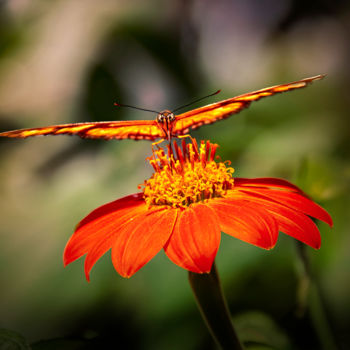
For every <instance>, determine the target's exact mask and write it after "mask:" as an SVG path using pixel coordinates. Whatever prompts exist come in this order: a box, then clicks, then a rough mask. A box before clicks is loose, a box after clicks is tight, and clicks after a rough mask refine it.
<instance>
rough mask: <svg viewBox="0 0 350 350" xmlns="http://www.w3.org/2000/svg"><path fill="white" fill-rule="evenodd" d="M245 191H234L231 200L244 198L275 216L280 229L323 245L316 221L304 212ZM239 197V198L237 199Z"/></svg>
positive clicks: (311, 242)
mask: <svg viewBox="0 0 350 350" xmlns="http://www.w3.org/2000/svg"><path fill="white" fill-rule="evenodd" d="M242 192H243V191H236V192H234V191H232V193H231V198H227V199H226V200H231V201H232V202H233V203H235V202H240V201H242V199H241V198H242V196H244V198H245V199H244V200H245V201H247V202H250V203H251V204H252V206H255V207H256V208H259V210H260V211H263V212H264V215H265V216H271V217H273V218H274V220H275V221H276V223H277V225H278V230H279V231H282V232H283V233H285V234H287V235H289V236H291V237H294V238H295V239H298V240H299V241H301V242H303V243H305V244H307V245H309V246H311V247H313V248H316V249H318V248H319V247H320V245H321V236H320V233H319V231H318V228H317V226H316V225H315V223H314V222H313V221H312V220H311V219H310V218H309V217H308V216H306V215H305V214H304V213H302V212H300V211H298V210H294V209H292V208H290V207H288V206H285V205H283V204H280V203H277V202H275V201H273V200H270V199H269V198H266V197H263V196H257V195H255V194H250V193H242ZM237 198H239V199H237Z"/></svg>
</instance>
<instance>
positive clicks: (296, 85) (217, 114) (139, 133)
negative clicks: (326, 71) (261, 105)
mask: <svg viewBox="0 0 350 350" xmlns="http://www.w3.org/2000/svg"><path fill="white" fill-rule="evenodd" d="M322 78H324V75H317V76H314V77H311V78H306V79H302V80H298V81H295V82H292V83H288V84H281V85H275V86H271V87H268V88H265V89H261V90H257V91H254V92H250V93H247V94H243V95H239V96H236V97H232V98H229V99H227V100H223V101H219V102H216V103H212V104H209V105H207V106H204V107H200V108H196V109H194V110H191V111H188V112H185V113H182V114H179V115H175V114H174V113H173V112H172V111H170V110H164V111H162V112H160V113H158V115H157V117H156V119H155V120H130V121H107V122H86V123H73V124H61V125H52V126H47V127H41V128H31V129H19V130H12V131H7V132H2V133H0V136H2V137H11V138H27V137H31V136H40V135H63V134H68V135H78V136H80V137H82V138H91V139H105V140H110V139H133V140H150V141H154V140H156V139H164V140H168V141H170V140H171V138H173V137H178V136H181V135H185V134H187V133H188V132H189V131H190V129H197V128H199V127H201V126H202V125H206V124H212V123H215V122H216V121H219V120H223V119H226V118H228V117H229V116H231V115H233V114H237V113H239V112H240V111H241V110H242V109H244V108H247V107H248V106H249V105H250V104H251V102H253V101H258V100H259V99H261V98H264V97H268V96H273V95H275V94H278V93H282V92H286V91H291V90H295V89H300V88H303V87H305V86H307V85H308V84H310V83H311V82H313V81H316V80H319V79H322Z"/></svg>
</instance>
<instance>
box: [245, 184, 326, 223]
mask: <svg viewBox="0 0 350 350" xmlns="http://www.w3.org/2000/svg"><path fill="white" fill-rule="evenodd" d="M242 192H245V193H249V194H251V195H256V196H258V197H261V198H264V199H267V200H270V201H271V200H272V201H276V202H278V203H280V204H283V205H285V206H287V207H289V208H291V209H294V210H297V211H300V212H302V213H304V214H307V215H309V216H312V217H314V218H316V219H319V220H322V221H324V222H326V223H327V224H328V225H329V226H332V225H333V221H332V218H331V216H330V215H329V214H328V213H327V212H326V211H325V210H324V209H323V208H322V207H320V206H319V205H318V204H316V203H315V202H313V201H312V200H310V199H308V198H306V197H304V196H303V195H301V194H299V193H295V192H287V191H279V190H273V189H265V188H247V189H246V188H245V189H244V191H242Z"/></svg>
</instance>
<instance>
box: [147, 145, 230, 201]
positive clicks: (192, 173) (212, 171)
mask: <svg viewBox="0 0 350 350" xmlns="http://www.w3.org/2000/svg"><path fill="white" fill-rule="evenodd" d="M217 147H218V146H217V145H215V144H212V143H210V142H209V141H208V142H207V143H204V142H202V143H201V145H200V147H198V145H197V143H196V142H195V140H194V142H193V143H190V144H187V145H186V143H185V142H184V141H183V143H182V150H181V149H180V148H179V147H178V145H177V144H176V143H175V142H174V144H173V148H174V150H175V152H173V149H172V147H171V146H169V147H168V154H165V153H164V151H163V150H162V149H159V150H156V151H154V152H153V157H151V158H149V159H148V160H149V162H150V164H151V165H152V166H153V168H154V170H155V172H154V174H153V175H152V177H151V178H150V179H149V180H146V181H145V183H144V191H143V193H144V199H145V201H146V203H147V204H148V205H149V206H151V205H168V206H171V207H173V208H179V207H186V206H189V205H190V204H191V203H196V202H200V201H206V200H208V199H210V198H215V197H223V196H225V194H226V192H227V191H228V190H229V189H232V188H233V185H234V180H233V177H232V174H233V172H234V169H233V168H231V167H229V165H230V163H229V162H216V161H215V160H214V159H215V152H216V149H217Z"/></svg>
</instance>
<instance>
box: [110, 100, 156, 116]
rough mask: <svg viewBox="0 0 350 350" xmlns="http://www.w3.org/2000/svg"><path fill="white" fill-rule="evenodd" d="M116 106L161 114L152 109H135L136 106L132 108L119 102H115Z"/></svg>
mask: <svg viewBox="0 0 350 350" xmlns="http://www.w3.org/2000/svg"><path fill="white" fill-rule="evenodd" d="M114 105H115V106H118V107H128V108H133V109H138V110H139V111H145V112H152V113H157V114H158V113H159V112H158V111H154V110H152V109H146V108H140V107H135V106H130V105H124V104H121V103H117V102H114Z"/></svg>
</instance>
